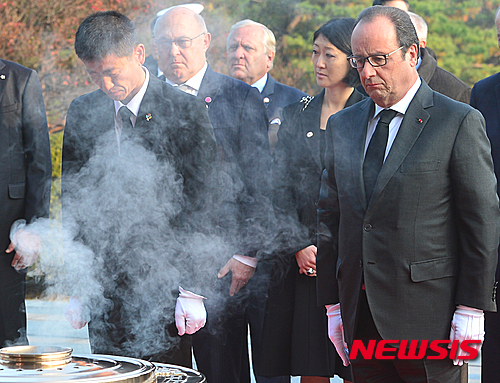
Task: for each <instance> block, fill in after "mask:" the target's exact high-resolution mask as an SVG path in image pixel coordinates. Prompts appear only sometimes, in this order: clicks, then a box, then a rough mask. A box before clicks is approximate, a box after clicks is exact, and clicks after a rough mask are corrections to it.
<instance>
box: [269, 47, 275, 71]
mask: <svg viewBox="0 0 500 383" xmlns="http://www.w3.org/2000/svg"><path fill="white" fill-rule="evenodd" d="M274 56H275V53H274V52H273V51H271V52H269V53H267V70H268V71H269V70H270V69H271V68H272V67H273V60H274Z"/></svg>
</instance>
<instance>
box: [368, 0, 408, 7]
mask: <svg viewBox="0 0 500 383" xmlns="http://www.w3.org/2000/svg"><path fill="white" fill-rule="evenodd" d="M388 1H391V0H373V4H372V5H385V3H387V2H388ZM403 1H404V2H405V3H406V4H407V5H408V9H410V3H408V0H403Z"/></svg>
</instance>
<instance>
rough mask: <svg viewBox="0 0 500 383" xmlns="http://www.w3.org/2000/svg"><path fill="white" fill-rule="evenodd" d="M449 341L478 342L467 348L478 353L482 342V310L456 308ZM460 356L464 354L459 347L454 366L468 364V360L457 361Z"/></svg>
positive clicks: (464, 307) (449, 346)
mask: <svg viewBox="0 0 500 383" xmlns="http://www.w3.org/2000/svg"><path fill="white" fill-rule="evenodd" d="M450 340H451V341H454V340H458V341H459V342H460V343H462V341H464V340H480V341H481V343H477V344H469V347H473V348H475V349H476V350H478V351H479V349H480V348H481V344H482V342H483V340H484V314H483V310H478V309H474V308H471V307H467V306H462V305H459V306H457V309H456V310H455V313H454V314H453V319H452V320H451V331H450ZM448 348H451V343H450V344H449V345H448ZM462 355H466V353H465V352H464V351H462V350H461V349H460V347H459V348H458V350H457V358H456V359H454V360H453V364H454V365H456V366H461V365H463V363H464V362H465V363H469V360H468V359H465V360H464V359H458V357H459V356H462Z"/></svg>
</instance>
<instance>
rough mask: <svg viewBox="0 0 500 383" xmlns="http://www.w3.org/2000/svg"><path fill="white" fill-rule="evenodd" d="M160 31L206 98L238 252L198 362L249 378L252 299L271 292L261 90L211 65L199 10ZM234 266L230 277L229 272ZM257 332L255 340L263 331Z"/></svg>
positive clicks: (182, 79) (209, 372) (212, 376)
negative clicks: (265, 268) (263, 253)
mask: <svg viewBox="0 0 500 383" xmlns="http://www.w3.org/2000/svg"><path fill="white" fill-rule="evenodd" d="M155 36H156V46H157V51H158V57H159V60H158V64H159V66H160V69H161V70H162V71H163V73H164V74H165V76H166V81H167V82H168V83H171V84H173V85H174V86H177V87H178V88H180V89H182V90H183V91H185V92H187V93H190V94H192V95H194V96H196V97H198V98H201V99H202V100H203V101H204V102H205V104H206V107H207V108H208V115H209V117H210V121H211V123H212V125H213V127H214V131H215V138H216V141H217V147H218V150H219V158H220V161H221V169H222V170H223V171H224V174H225V175H226V177H227V178H226V179H227V181H226V182H227V190H228V192H227V193H226V194H227V200H226V203H225V204H224V206H223V208H222V209H221V211H220V213H221V214H220V218H221V219H220V226H221V228H222V231H223V233H224V237H225V238H226V239H227V243H228V244H230V246H231V248H232V249H231V250H232V251H233V252H232V253H226V252H224V253H222V254H221V256H220V260H219V262H220V267H221V269H220V272H219V275H218V277H219V278H220V279H221V281H220V285H219V286H218V287H217V288H215V289H214V292H213V294H212V296H211V299H209V300H208V301H207V305H210V306H209V307H208V308H207V310H208V313H209V317H210V318H212V321H211V322H209V327H210V328H208V329H207V328H206V329H204V330H203V331H201V332H199V333H197V334H196V336H195V337H194V338H193V350H194V353H195V357H196V361H197V365H198V368H199V369H200V371H202V372H203V373H204V374H205V375H206V376H207V380H208V381H210V382H218V383H224V382H228V383H238V382H249V381H250V373H249V360H248V344H247V335H248V323H249V321H250V326H251V327H253V326H252V320H253V318H254V316H253V315H252V314H251V313H250V312H251V310H252V308H253V307H252V305H251V304H249V301H250V297H251V296H260V297H262V296H263V295H264V294H263V292H264V291H265V290H263V289H264V288H263V285H264V284H265V283H264V282H263V281H262V280H263V279H265V278H266V275H265V274H263V273H262V272H261V271H260V270H261V265H260V264H259V266H257V262H258V260H259V258H260V249H261V248H264V244H265V241H266V239H267V236H268V228H267V227H266V226H267V223H266V222H267V217H268V216H269V215H270V214H272V208H271V206H270V203H269V202H268V201H269V193H268V191H269V164H270V161H271V160H270V153H269V142H268V136H267V117H266V111H265V108H264V105H263V103H262V101H261V99H260V95H259V92H258V91H257V90H256V89H254V88H252V87H251V86H249V85H247V84H245V83H243V82H241V81H238V80H235V79H233V78H231V77H228V76H224V75H221V74H219V73H216V72H214V71H213V70H212V69H211V68H210V66H209V65H208V63H207V61H206V60H207V59H206V52H207V50H208V48H209V46H210V39H211V36H210V33H208V31H207V27H206V25H205V21H204V20H203V18H202V17H201V16H200V15H199V14H197V13H195V12H193V11H192V10H190V9H187V8H185V7H182V6H178V7H174V8H172V9H171V10H169V11H168V12H167V13H165V15H163V16H162V17H161V18H160V19H159V20H158V22H157V24H156V32H155ZM233 254H234V255H233ZM229 272H230V275H231V280H230V281H229V280H227V279H229V278H224V276H226V275H227V274H228V273H229ZM214 279H215V278H214ZM229 284H230V285H229ZM216 294H219V299H217V298H215V296H216ZM228 295H229V296H228ZM261 299H262V298H261ZM257 323H260V321H257ZM253 334H254V333H253V330H252V342H254V341H255V340H258V339H259V337H260V334H259V335H258V336H254V335H253Z"/></svg>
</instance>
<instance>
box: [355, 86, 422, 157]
mask: <svg viewBox="0 0 500 383" xmlns="http://www.w3.org/2000/svg"><path fill="white" fill-rule="evenodd" d="M421 84H422V80H420V77H418V78H417V81H415V84H413V86H412V87H411V88H410V90H408V92H406V94H405V96H404V97H403V98H402V99H401V100H400V101H399V102H397V103H396V104H394V105H393V106H391V107H390V108H389V109H392V110H395V111H396V112H398V114H397V115H396V117H394V118H393V119H392V121H391V123H390V124H389V137H388V139H387V146H386V148H385V156H384V161H385V159H386V158H387V155H388V154H389V151H390V150H391V148H392V144H393V143H394V140H395V138H396V135H397V134H398V132H399V127H400V126H401V122H403V117H404V115H405V113H406V111H407V110H408V107H409V106H410V103H411V101H412V100H413V97H415V94H416V93H417V91H418V88H420V85H421ZM383 110H384V108H382V107H381V106H378V105H377V104H375V114H374V115H373V117H372V119H371V120H370V121H369V122H368V128H367V130H366V141H365V155H366V150H367V149H368V144H369V143H370V140H371V138H372V136H373V133H374V132H375V127H376V126H377V123H378V120H379V119H380V112H381V111H383Z"/></svg>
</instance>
